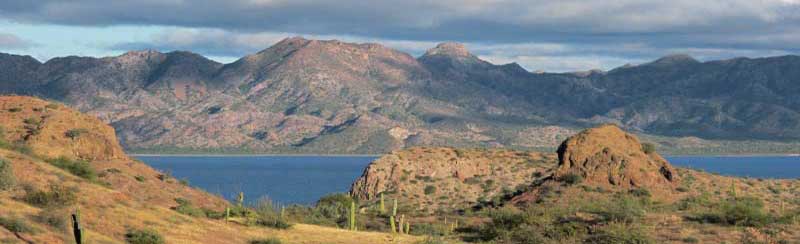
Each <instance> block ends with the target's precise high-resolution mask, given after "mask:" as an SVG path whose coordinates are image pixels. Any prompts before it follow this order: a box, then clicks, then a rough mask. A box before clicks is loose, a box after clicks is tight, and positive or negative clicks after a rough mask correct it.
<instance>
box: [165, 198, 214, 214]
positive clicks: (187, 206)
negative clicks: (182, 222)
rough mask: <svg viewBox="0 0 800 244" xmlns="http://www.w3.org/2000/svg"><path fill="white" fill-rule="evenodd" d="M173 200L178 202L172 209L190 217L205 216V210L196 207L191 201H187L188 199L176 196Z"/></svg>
mask: <svg viewBox="0 0 800 244" xmlns="http://www.w3.org/2000/svg"><path fill="white" fill-rule="evenodd" d="M175 202H177V203H178V206H177V207H174V208H173V209H174V210H175V211H176V212H178V213H181V214H185V215H189V216H192V217H206V212H205V211H203V210H202V209H199V208H196V207H195V206H194V205H192V203H191V202H189V200H186V199H183V198H176V199H175Z"/></svg>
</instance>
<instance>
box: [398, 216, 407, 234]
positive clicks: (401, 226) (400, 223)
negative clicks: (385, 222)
mask: <svg viewBox="0 0 800 244" xmlns="http://www.w3.org/2000/svg"><path fill="white" fill-rule="evenodd" d="M405 218H406V216H405V215H402V214H401V215H400V221H399V222H398V225H397V232H400V234H405V233H403V227H404V226H405V222H403V221H405Z"/></svg>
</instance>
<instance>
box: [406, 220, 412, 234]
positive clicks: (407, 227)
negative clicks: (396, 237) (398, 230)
mask: <svg viewBox="0 0 800 244" xmlns="http://www.w3.org/2000/svg"><path fill="white" fill-rule="evenodd" d="M410 231H411V222H408V221H406V231H405V232H406V235H408V234H409V233H410Z"/></svg>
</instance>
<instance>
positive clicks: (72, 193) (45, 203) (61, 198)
mask: <svg viewBox="0 0 800 244" xmlns="http://www.w3.org/2000/svg"><path fill="white" fill-rule="evenodd" d="M49 188H50V189H49V190H48V191H42V190H37V189H33V187H30V186H26V187H25V195H24V196H23V197H22V200H23V201H25V202H26V203H28V204H30V205H33V206H38V207H54V206H68V205H72V204H73V203H75V201H76V200H77V199H78V197H77V195H76V192H77V191H78V190H77V189H75V188H71V187H66V186H62V185H56V184H52V185H50V187H49Z"/></svg>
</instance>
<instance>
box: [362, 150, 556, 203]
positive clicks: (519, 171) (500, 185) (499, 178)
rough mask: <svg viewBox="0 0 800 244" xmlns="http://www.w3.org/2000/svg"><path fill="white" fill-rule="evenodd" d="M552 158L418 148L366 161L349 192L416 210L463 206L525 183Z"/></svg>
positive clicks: (550, 163) (548, 166)
mask: <svg viewBox="0 0 800 244" xmlns="http://www.w3.org/2000/svg"><path fill="white" fill-rule="evenodd" d="M555 162H556V155H554V154H541V153H532V152H522V151H511V150H502V149H493V150H478V149H452V148H421V147H416V148H411V149H407V150H401V151H395V152H392V153H390V154H387V155H384V156H383V157H381V158H379V159H377V160H375V161H374V162H372V163H370V164H369V166H367V168H366V169H365V170H364V173H363V174H362V175H361V177H359V178H358V179H357V180H356V181H355V182H354V183H353V185H352V188H351V190H350V193H351V195H353V196H354V197H356V198H358V199H361V200H366V201H373V200H376V199H377V198H379V197H380V193H384V197H385V199H394V198H398V199H399V200H398V201H399V204H400V205H402V206H404V207H409V208H413V209H415V210H418V211H428V212H433V211H451V210H455V209H467V208H470V207H473V206H475V205H476V204H478V203H480V202H488V201H492V200H493V198H497V197H501V196H504V194H509V193H512V192H514V191H516V190H518V189H521V188H522V187H526V186H528V185H529V184H530V183H531V182H533V181H534V180H535V179H537V178H539V177H541V176H544V175H547V174H548V173H546V171H547V170H548V169H552V168H553V167H554V166H555V165H556V163H555ZM386 201H389V200H386Z"/></svg>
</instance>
